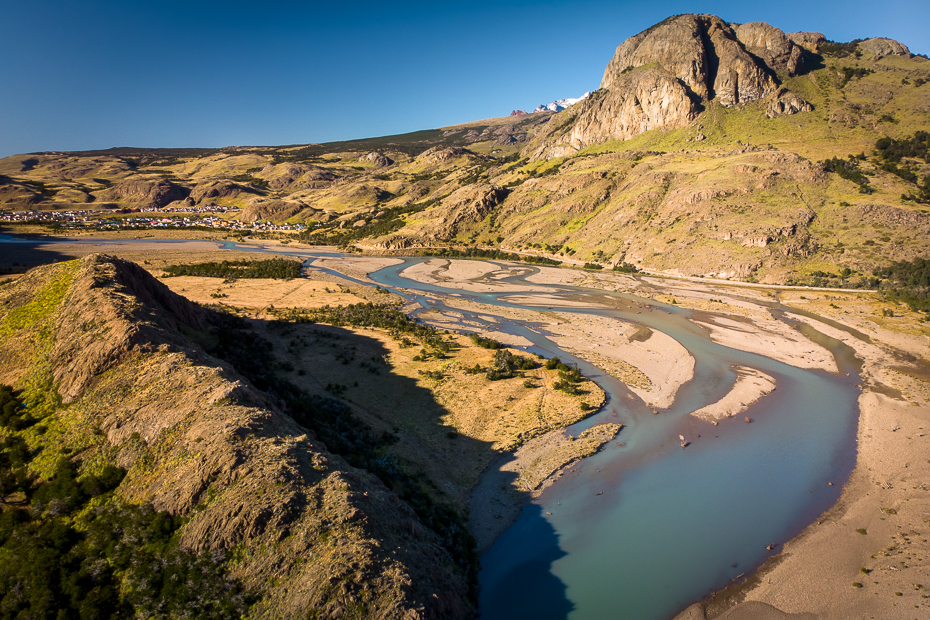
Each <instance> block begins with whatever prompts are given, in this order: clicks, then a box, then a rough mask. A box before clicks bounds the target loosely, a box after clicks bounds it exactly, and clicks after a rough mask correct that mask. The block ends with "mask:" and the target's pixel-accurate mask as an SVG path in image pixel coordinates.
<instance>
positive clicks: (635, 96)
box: [568, 67, 700, 149]
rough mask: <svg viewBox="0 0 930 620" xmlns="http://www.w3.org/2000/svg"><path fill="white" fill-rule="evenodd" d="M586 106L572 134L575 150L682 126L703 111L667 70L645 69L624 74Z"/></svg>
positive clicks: (570, 139) (571, 139)
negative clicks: (607, 140) (602, 142)
mask: <svg viewBox="0 0 930 620" xmlns="http://www.w3.org/2000/svg"><path fill="white" fill-rule="evenodd" d="M613 84H614V86H613V87H612V88H610V89H608V90H602V91H600V92H599V93H598V95H599V96H597V97H593V98H592V99H591V101H590V102H588V103H587V104H585V105H584V107H583V108H582V110H581V112H580V113H579V114H578V117H577V120H576V121H575V124H574V126H573V127H572V130H571V133H570V134H569V137H568V141H569V143H570V144H571V146H572V148H574V149H582V148H584V147H585V146H587V145H589V144H593V143H595V142H599V141H602V140H603V138H604V137H605V136H609V139H612V140H626V139H628V138H632V137H633V136H636V135H639V134H641V133H643V132H644V131H649V130H650V129H655V128H656V127H668V128H675V127H683V126H685V125H687V124H688V123H690V122H691V121H692V120H694V118H695V117H696V116H697V114H698V112H699V110H700V108H699V107H698V104H697V102H695V101H694V100H692V98H691V97H690V96H689V93H688V91H687V88H686V87H685V86H684V85H683V84H682V83H681V82H680V81H679V80H678V79H677V78H676V77H675V76H674V75H673V74H672V73H671V72H669V71H668V70H666V69H663V68H660V67H643V68H640V69H634V70H632V71H629V72H627V73H626V74H624V75H621V76H620V77H619V78H618V79H617V80H616V81H615V82H614V83H613Z"/></svg>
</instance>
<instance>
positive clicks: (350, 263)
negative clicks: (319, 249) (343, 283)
mask: <svg viewBox="0 0 930 620" xmlns="http://www.w3.org/2000/svg"><path fill="white" fill-rule="evenodd" d="M402 262H404V261H402V260H401V259H399V258H389V257H377V256H343V257H340V258H329V257H326V258H318V259H316V260H315V261H313V263H312V264H313V266H314V267H322V268H324V269H332V270H333V271H338V272H339V273H343V274H345V275H347V276H349V277H350V278H355V279H356V280H362V281H363V282H372V280H371V279H370V278H369V277H368V274H370V273H373V272H375V271H378V270H379V269H384V268H385V267H392V266H394V265H399V264H400V263H402Z"/></svg>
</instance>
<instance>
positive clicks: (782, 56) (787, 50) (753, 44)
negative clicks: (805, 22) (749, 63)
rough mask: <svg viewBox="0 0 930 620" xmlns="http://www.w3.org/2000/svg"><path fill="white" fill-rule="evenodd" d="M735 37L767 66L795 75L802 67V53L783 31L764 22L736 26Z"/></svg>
mask: <svg viewBox="0 0 930 620" xmlns="http://www.w3.org/2000/svg"><path fill="white" fill-rule="evenodd" d="M736 38H737V39H739V41H740V42H741V43H742V44H743V45H744V46H745V47H746V51H747V52H749V53H751V54H754V55H756V56H757V57H759V58H761V59H762V60H764V61H765V64H766V65H768V67H769V68H771V69H775V70H776V71H784V72H786V73H787V74H788V75H797V74H798V73H800V72H801V71H802V70H803V69H804V53H803V50H802V48H801V47H800V46H798V45H796V44H795V43H794V41H792V40H791V39H790V38H789V37H788V35H786V34H785V33H784V32H782V31H781V30H779V29H778V28H775V27H774V26H770V25H768V24H766V23H764V22H750V23H748V24H740V25H739V26H737V27H736Z"/></svg>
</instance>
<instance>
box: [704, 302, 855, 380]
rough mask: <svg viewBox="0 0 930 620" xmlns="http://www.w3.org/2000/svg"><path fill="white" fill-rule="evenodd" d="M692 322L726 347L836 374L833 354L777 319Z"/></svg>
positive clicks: (716, 319)
mask: <svg viewBox="0 0 930 620" xmlns="http://www.w3.org/2000/svg"><path fill="white" fill-rule="evenodd" d="M702 318H703V319H704V320H697V319H691V321H692V322H693V323H694V324H696V325H700V326H701V327H703V328H704V329H706V330H707V331H708V333H709V334H710V339H711V340H713V341H714V342H716V343H718V344H722V345H724V346H726V347H730V348H733V349H738V350H740V351H748V352H750V353H756V354H758V355H764V356H765V357H770V358H772V359H775V360H778V361H780V362H784V363H785V364H789V365H791V366H796V367H798V368H820V369H823V370H826V371H828V372H837V368H836V361H835V360H834V359H833V354H832V353H830V352H829V351H827V350H826V349H825V348H823V347H822V346H820V345H818V344H815V343H813V342H811V341H810V340H808V339H807V338H805V337H804V336H803V335H801V334H800V333H799V332H797V331H795V330H794V329H792V328H791V327H789V326H788V325H786V324H784V323H782V322H781V321H778V320H775V319H756V320H753V321H748V320H744V321H737V320H734V319H731V318H727V317H722V316H710V317H707V316H705V317H702Z"/></svg>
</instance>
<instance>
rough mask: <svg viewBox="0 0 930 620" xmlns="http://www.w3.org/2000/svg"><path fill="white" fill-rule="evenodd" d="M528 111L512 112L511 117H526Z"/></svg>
mask: <svg viewBox="0 0 930 620" xmlns="http://www.w3.org/2000/svg"><path fill="white" fill-rule="evenodd" d="M526 114H527V112H526V110H513V111H511V112H510V114H509V116H526Z"/></svg>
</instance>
